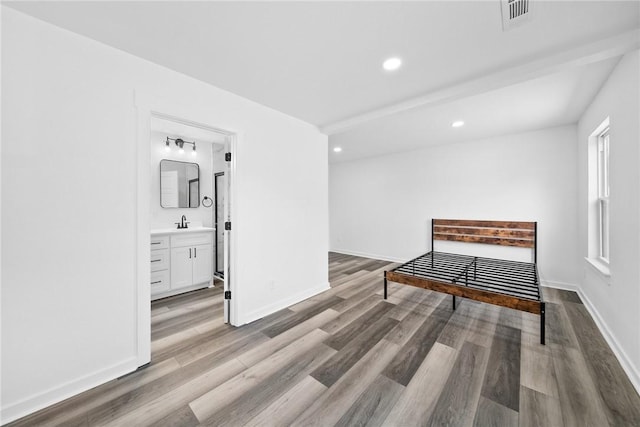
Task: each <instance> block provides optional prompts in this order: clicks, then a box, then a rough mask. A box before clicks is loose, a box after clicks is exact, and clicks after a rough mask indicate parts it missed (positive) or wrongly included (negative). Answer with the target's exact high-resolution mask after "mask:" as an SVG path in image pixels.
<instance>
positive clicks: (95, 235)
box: [1, 6, 328, 422]
mask: <svg viewBox="0 0 640 427" xmlns="http://www.w3.org/2000/svg"><path fill="white" fill-rule="evenodd" d="M2 90H3V94H2V122H3V125H4V126H3V127H2V141H3V146H2V151H3V153H2V154H3V155H2V179H1V182H2V297H3V298H2V398H3V400H2V420H3V421H4V422H7V421H9V420H11V419H13V418H15V417H17V416H21V415H24V414H26V413H29V412H31V411H33V410H35V409H38V408H40V407H43V406H46V405H48V404H51V403H54V402H55V401H58V400H60V399H62V398H65V397H67V396H69V395H72V394H75V393H77V392H80V391H82V390H84V389H87V388H90V387H93V386H95V385H97V384H99V383H101V382H104V381H107V380H110V379H112V378H114V377H116V376H118V375H121V374H123V373H125V372H127V371H129V370H131V369H133V368H134V367H135V362H136V351H137V350H136V297H135V295H136V289H137V287H138V286H139V285H140V286H147V284H145V283H142V284H138V283H136V277H137V273H136V267H137V263H136V257H137V251H136V244H137V238H136V237H137V230H136V224H137V223H138V219H137V217H136V214H137V212H136V206H137V203H138V202H137V200H138V199H137V197H138V194H137V191H136V183H137V181H136V168H137V164H138V161H137V158H136V156H137V153H138V148H137V146H136V141H137V133H136V128H137V122H136V120H137V118H136V109H135V108H134V93H138V92H144V93H146V94H151V95H153V96H155V97H158V98H161V99H163V100H166V101H167V102H170V103H171V104H172V105H177V106H180V105H183V106H189V110H190V111H194V109H195V110H197V111H198V117H197V118H195V117H194V118H192V119H193V120H195V121H198V119H200V118H206V121H207V122H212V123H214V124H215V125H216V126H218V127H220V128H222V129H228V130H232V131H235V132H238V133H239V135H240V138H239V139H238V145H237V151H236V189H237V197H236V200H235V208H236V209H235V214H234V215H235V216H234V218H235V224H234V233H236V235H235V238H236V242H237V259H236V265H237V267H238V268H237V271H236V272H235V274H236V283H237V284H238V289H237V292H236V293H235V295H234V298H235V299H236V301H237V304H238V307H239V312H240V313H239V321H240V323H243V322H248V321H250V320H253V319H255V318H257V317H259V316H261V315H264V314H265V313H266V312H268V311H270V310H275V309H279V308H281V307H283V306H285V305H287V304H289V303H290V302H295V300H299V299H302V298H304V297H307V296H309V295H310V294H313V293H315V292H318V291H319V290H321V289H325V288H326V287H327V286H328V283H327V250H328V237H327V236H328V218H327V216H328V207H327V203H328V202H327V201H328V194H327V179H328V178H327V172H328V167H327V141H326V136H324V135H322V134H320V133H319V132H318V130H317V129H316V128H315V127H313V126H311V125H309V124H307V123H304V122H301V121H299V120H296V119H293V118H291V117H288V116H285V115H283V114H281V113H278V112H276V111H274V110H271V109H268V108H266V107H264V106H261V105H259V104H256V103H253V102H250V101H248V100H245V99H243V98H240V97H238V96H236V95H233V94H231V93H228V92H225V91H222V90H219V89H216V88H214V87H211V86H209V85H206V84H204V83H202V82H199V81H197V80H194V79H192V78H189V77H186V76H184V75H181V74H178V73H175V72H173V71H170V70H168V69H165V68H162V67H159V66H157V65H154V64H152V63H150V62H147V61H144V60H141V59H139V58H135V57H133V56H131V55H128V54H126V53H123V52H121V51H118V50H115V49H112V48H110V47H107V46H104V45H101V44H99V43H97V42H94V41H91V40H89V39H86V38H83V37H81V36H79V35H76V34H73V33H71V32H68V31H65V30H61V29H58V28H56V27H53V26H51V25H49V24H46V23H43V22H41V21H38V20H35V19H33V18H31V17H28V16H26V15H23V14H21V13H18V12H16V11H14V10H12V9H10V8H7V7H5V6H2ZM187 119H191V118H189V117H187ZM145 143H148V142H145ZM140 197H149V195H148V194H144V195H140ZM141 223H142V224H143V227H142V228H147V229H148V228H149V227H150V221H149V218H148V216H147V217H145V218H143V221H142V222H141ZM145 224H146V227H145V226H144V225H145ZM143 234H144V233H143Z"/></svg>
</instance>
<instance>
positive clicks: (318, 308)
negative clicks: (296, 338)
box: [262, 296, 344, 338]
mask: <svg viewBox="0 0 640 427" xmlns="http://www.w3.org/2000/svg"><path fill="white" fill-rule="evenodd" d="M342 301H344V300H343V299H342V298H340V297H336V296H332V297H330V298H327V299H326V300H324V301H321V302H319V303H318V304H316V305H314V306H312V307H309V308H308V309H306V310H302V311H298V312H294V313H293V314H291V315H290V316H288V317H287V318H285V319H283V320H281V321H279V322H277V323H275V324H273V325H271V326H268V327H266V328H264V329H262V333H263V334H265V335H266V336H268V337H270V338H273V337H275V336H276V335H279V334H281V333H283V332H284V331H286V330H287V329H291V328H293V327H294V326H296V325H298V324H300V323H302V322H304V321H305V320H308V319H310V318H312V317H313V316H315V315H316V314H318V313H320V312H322V311H325V310H326V309H328V308H331V307H332V306H334V305H335V304H338V303H340V302H342Z"/></svg>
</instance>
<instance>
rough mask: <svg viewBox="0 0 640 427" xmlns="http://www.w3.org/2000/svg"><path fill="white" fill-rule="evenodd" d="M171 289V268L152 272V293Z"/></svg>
mask: <svg viewBox="0 0 640 427" xmlns="http://www.w3.org/2000/svg"><path fill="white" fill-rule="evenodd" d="M169 289H171V282H170V279H169V270H162V271H156V272H153V273H151V295H153V294H158V293H160V292H166V291H168V290H169Z"/></svg>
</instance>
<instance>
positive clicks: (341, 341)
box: [320, 301, 395, 350]
mask: <svg viewBox="0 0 640 427" xmlns="http://www.w3.org/2000/svg"><path fill="white" fill-rule="evenodd" d="M393 307H395V305H393V304H391V303H388V302H386V301H379V302H378V303H377V304H376V305H375V306H373V307H372V308H371V309H369V310H367V311H366V312H364V313H363V314H362V315H361V316H360V317H358V318H357V319H355V320H353V321H352V322H351V323H349V324H348V325H347V326H345V327H344V328H342V329H340V330H339V331H338V332H335V333H334V334H333V336H332V337H331V338H329V339H328V340H326V341H325V344H326V345H328V346H329V347H332V348H335V349H336V350H340V349H342V348H343V347H344V346H346V345H347V344H349V343H350V342H351V341H353V340H354V339H355V338H356V337H357V336H358V335H360V334H361V333H362V330H363V329H364V328H366V327H367V326H369V325H370V324H372V323H374V322H376V321H377V320H378V319H379V318H381V317H382V316H384V315H385V313H387V312H388V311H389V310H391V309H392V308H393ZM320 329H322V330H325V331H326V330H327V329H326V328H320Z"/></svg>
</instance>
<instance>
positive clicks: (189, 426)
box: [150, 405, 200, 427]
mask: <svg viewBox="0 0 640 427" xmlns="http://www.w3.org/2000/svg"><path fill="white" fill-rule="evenodd" d="M199 425H200V422H199V421H198V419H197V418H196V416H195V415H194V414H193V411H192V410H191V408H189V405H185V406H183V407H182V408H180V409H179V410H177V411H175V412H172V413H171V414H170V415H168V416H166V417H164V418H163V419H162V420H160V421H157V422H155V423H152V424H150V426H153V427H175V426H180V427H196V426H199Z"/></svg>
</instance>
